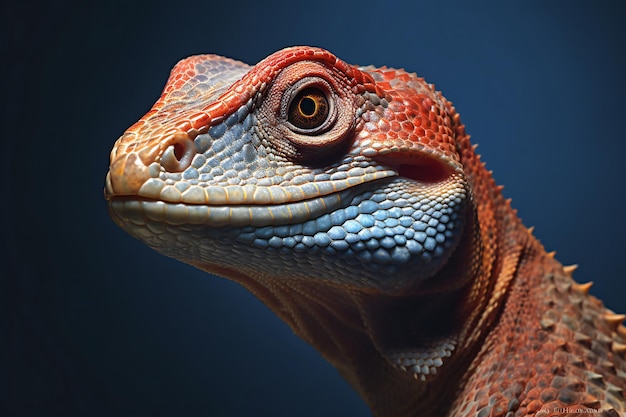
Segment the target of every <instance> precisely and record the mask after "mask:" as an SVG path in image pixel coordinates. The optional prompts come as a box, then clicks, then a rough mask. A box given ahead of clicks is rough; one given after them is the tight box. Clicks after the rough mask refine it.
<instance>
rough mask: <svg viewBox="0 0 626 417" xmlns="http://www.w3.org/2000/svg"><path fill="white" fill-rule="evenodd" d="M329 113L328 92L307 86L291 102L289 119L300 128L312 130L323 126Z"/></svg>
mask: <svg viewBox="0 0 626 417" xmlns="http://www.w3.org/2000/svg"><path fill="white" fill-rule="evenodd" d="M329 114H330V103H329V101H328V98H327V97H326V94H324V92H323V91H322V90H320V89H319V88H306V89H304V90H302V91H300V92H299V93H298V94H296V96H295V97H294V98H293V99H292V100H291V103H289V110H288V113H287V120H288V121H289V123H291V124H292V125H293V126H295V127H297V128H298V129H303V130H312V129H316V128H318V127H320V126H322V125H323V124H324V122H325V121H326V120H327V119H328V115H329Z"/></svg>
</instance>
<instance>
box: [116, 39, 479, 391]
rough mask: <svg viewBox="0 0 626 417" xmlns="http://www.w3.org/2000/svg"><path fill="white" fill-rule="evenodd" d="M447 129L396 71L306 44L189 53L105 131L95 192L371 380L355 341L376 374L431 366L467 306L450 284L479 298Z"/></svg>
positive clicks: (447, 109) (443, 353) (425, 95)
mask: <svg viewBox="0 0 626 417" xmlns="http://www.w3.org/2000/svg"><path fill="white" fill-rule="evenodd" d="M460 137H462V138H463V140H465V141H467V136H466V135H465V134H464V130H463V126H462V125H461V123H460V120H459V118H458V115H457V114H456V113H455V112H454V109H453V108H452V106H451V105H450V103H449V102H447V101H446V100H445V99H444V98H443V97H442V96H441V94H440V93H438V92H437V91H436V90H435V89H434V87H433V86H432V85H429V84H427V83H426V82H424V80H423V79H421V78H418V77H417V76H416V75H415V74H411V73H407V72H405V71H403V70H395V69H389V68H385V67H383V68H374V67H357V66H352V65H348V64H346V63H344V62H343V61H341V60H339V59H338V58H337V57H335V56H334V55H332V54H331V53H329V52H328V51H325V50H322V49H317V48H309V47H294V48H288V49H285V50H282V51H279V52H277V53H275V54H273V55H271V56H269V57H268V58H266V59H265V60H263V61H261V62H260V63H258V64H257V65H256V66H254V67H251V66H248V65H246V64H243V63H241V62H238V61H234V60H231V59H226V58H222V57H218V56H214V55H202V56H194V57H191V58H188V59H185V60H183V61H181V62H180V63H178V64H177V65H176V67H175V68H174V69H173V71H172V74H171V76H170V78H169V81H168V83H167V85H166V87H165V90H164V91H163V94H162V96H161V97H160V99H159V100H158V101H157V103H156V104H155V105H154V107H153V108H152V109H151V110H150V111H149V112H148V113H147V114H146V115H145V116H144V117H143V118H142V119H141V120H140V121H139V122H137V123H136V124H135V125H133V126H131V127H130V128H129V129H128V130H127V131H126V132H125V133H124V134H123V135H122V137H121V138H119V140H118V141H117V143H116V144H115V147H114V148H113V150H112V152H111V162H110V170H109V173H108V175H107V178H106V186H105V196H106V199H107V200H108V203H109V210H110V213H111V215H112V217H113V219H114V220H115V222H116V223H117V224H118V225H119V226H121V227H122V228H123V229H124V230H126V231H127V232H128V233H130V234H131V235H133V236H135V237H136V238H138V239H140V240H142V241H144V242H145V243H147V244H148V245H149V246H151V247H152V248H154V249H155V250H157V251H158V252H161V253H163V254H165V255H167V256H170V257H173V258H176V259H179V260H181V261H183V262H186V263H189V264H192V265H194V266H196V267H198V268H201V269H203V270H205V271H207V272H210V273H213V274H216V275H219V276H223V277H227V278H231V279H233V280H235V281H238V282H239V283H241V284H243V285H244V286H246V287H247V288H248V289H250V290H251V291H252V292H253V293H254V294H255V295H257V296H258V297H259V298H260V299H261V300H262V301H264V302H265V303H266V304H267V305H268V306H269V307H270V308H271V309H272V310H274V311H275V312H276V313H277V314H279V315H280V316H281V318H283V319H284V320H285V321H287V322H288V323H289V324H290V325H291V326H292V328H294V330H295V331H296V332H297V333H298V334H299V335H300V336H302V337H303V338H305V339H306V340H307V341H309V342H310V343H312V344H314V345H315V346H317V347H318V349H319V350H320V351H322V353H324V354H325V356H326V357H327V358H329V359H330V360H331V361H332V362H333V363H334V364H335V365H336V366H337V367H338V368H339V369H340V370H341V371H342V373H343V374H344V375H345V376H346V377H347V378H348V379H349V380H351V382H353V384H355V386H357V389H359V391H360V392H361V393H364V392H367V391H375V390H378V389H380V392H383V391H384V390H386V389H388V388H389V387H385V388H384V389H383V388H372V387H373V386H375V385H376V384H378V383H379V382H378V381H377V379H376V378H377V377H372V378H370V381H369V382H365V378H363V375H362V372H361V371H358V370H354V369H352V368H353V367H354V366H356V365H355V364H356V362H358V361H359V360H357V359H355V358H356V357H357V356H356V355H357V354H356V353H355V351H357V350H358V352H359V353H358V355H360V356H359V357H362V358H363V362H365V361H366V359H365V358H366V357H367V358H369V359H368V361H370V362H368V365H367V366H368V367H369V368H368V369H370V371H368V372H371V373H372V375H374V376H375V374H376V372H378V371H376V370H375V369H377V368H376V367H375V366H373V365H372V364H371V361H372V360H373V359H372V358H373V357H380V356H381V355H382V356H383V357H384V358H385V360H386V361H387V362H386V363H387V365H381V366H380V370H379V373H384V372H389V371H388V370H387V368H386V366H388V364H389V363H391V364H392V365H393V367H394V369H402V370H403V371H409V372H408V374H410V377H411V378H415V379H418V380H420V379H421V380H425V379H427V378H430V377H431V376H432V375H433V374H435V373H436V372H437V370H438V368H439V367H440V366H441V365H442V362H443V360H444V359H445V358H446V357H448V356H450V355H451V352H452V350H454V346H455V343H457V340H458V339H459V337H460V336H459V334H460V333H461V332H462V331H461V330H459V327H462V326H459V325H458V323H466V322H465V321H463V320H459V319H458V318H459V317H461V316H468V315H471V314H469V313H468V311H467V309H465V306H466V304H468V303H469V302H468V303H465V304H464V303H463V302H460V301H459V300H461V299H466V298H462V297H461V295H460V294H461V293H463V294H468V293H469V294H470V295H471V296H470V297H469V298H467V299H471V300H474V301H475V300H476V299H478V298H480V297H481V294H482V293H481V291H482V290H477V289H476V287H475V286H474V285H473V284H471V282H472V279H473V277H474V275H475V274H476V273H477V271H478V270H479V269H480V265H479V263H480V262H479V258H481V257H480V256H479V253H480V251H481V244H480V239H479V236H478V232H477V228H476V227H475V220H476V209H475V207H474V204H473V194H472V193H473V189H472V187H470V185H469V180H468V175H467V173H466V172H465V171H464V165H463V162H462V159H463V153H464V152H465V153H468V152H471V148H470V147H468V145H466V144H465V143H464V144H463V145H460V143H459V138H460ZM467 143H469V142H467ZM468 283H470V284H469V285H468ZM351 306H352V307H351ZM302 310H306V312H304V313H303V312H302ZM329 317H334V319H332V320H330V319H329ZM400 318H402V320H400ZM466 324H467V323H466ZM468 326H469V324H467V325H466V326H465V327H466V328H467V327H468ZM354 329H361V331H356V330H354ZM406 329H411V331H410V332H407V331H406ZM355 332H356V333H355ZM331 333H333V334H334V335H333V336H331V337H328V334H331ZM339 333H340V334H341V335H338V334H339ZM357 333H358V334H357ZM348 334H349V335H350V337H344V336H343V335H348ZM360 338H364V339H363V340H365V341H363V342H359V340H361V339H360ZM368 341H371V343H369V342H368ZM370 345H372V346H371V349H370V347H367V346H370ZM368 349H370V350H371V351H369V350H368ZM365 351H367V352H368V353H363V352H365ZM348 362H350V363H351V364H352V365H346V363H348ZM368 384H370V385H371V386H370V385H368ZM372 384H373V385H372ZM368 387H369V388H368ZM389 389H392V388H389ZM364 395H365V394H364ZM366 396H367V395H366ZM372 401H373V400H372Z"/></svg>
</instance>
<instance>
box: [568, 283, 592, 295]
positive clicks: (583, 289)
mask: <svg viewBox="0 0 626 417" xmlns="http://www.w3.org/2000/svg"><path fill="white" fill-rule="evenodd" d="M592 285H593V282H592V281H589V282H586V283H584V284H578V283H574V284H573V285H572V289H573V290H574V291H576V292H577V293H578V294H583V295H587V294H589V289H590V288H591V286H592Z"/></svg>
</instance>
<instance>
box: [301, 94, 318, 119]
mask: <svg viewBox="0 0 626 417" xmlns="http://www.w3.org/2000/svg"><path fill="white" fill-rule="evenodd" d="M315 108H316V105H315V100H313V99H312V98H311V97H303V98H302V100H300V111H301V112H302V114H303V115H305V116H313V115H314V114H315Z"/></svg>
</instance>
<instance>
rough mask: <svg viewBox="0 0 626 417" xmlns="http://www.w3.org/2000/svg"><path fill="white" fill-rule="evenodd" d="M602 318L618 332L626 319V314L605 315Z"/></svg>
mask: <svg viewBox="0 0 626 417" xmlns="http://www.w3.org/2000/svg"><path fill="white" fill-rule="evenodd" d="M602 318H603V319H604V321H605V322H606V324H608V326H609V327H610V328H611V330H612V331H616V330H617V327H618V326H619V325H621V324H622V323H623V322H624V319H626V314H615V313H605V314H604V315H603V316H602Z"/></svg>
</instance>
